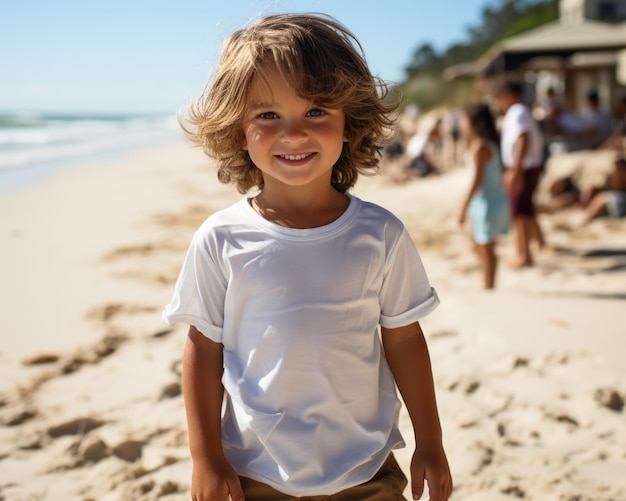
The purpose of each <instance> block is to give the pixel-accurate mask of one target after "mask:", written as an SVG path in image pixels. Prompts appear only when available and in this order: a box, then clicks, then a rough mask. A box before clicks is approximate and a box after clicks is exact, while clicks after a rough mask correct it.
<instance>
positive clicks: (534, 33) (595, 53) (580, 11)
mask: <svg viewBox="0 0 626 501" xmlns="http://www.w3.org/2000/svg"><path fill="white" fill-rule="evenodd" d="M559 9H560V11H559V19H558V20H557V21H554V22H551V23H547V24H544V25H543V26H540V27H538V28H536V29H533V30H530V31H527V32H525V33H523V34H521V35H519V36H515V37H511V38H508V39H506V40H503V41H501V42H499V43H497V44H496V45H494V46H493V47H491V49H490V50H488V51H487V53H486V54H484V55H483V56H482V57H481V58H480V59H479V60H478V61H475V62H473V63H470V64H463V65H456V66H454V67H451V68H448V69H447V70H446V72H445V74H444V75H445V77H446V78H447V79H448V80H456V79H462V78H468V77H470V78H476V77H482V78H487V79H490V78H492V77H494V76H497V75H501V74H503V73H517V74H520V75H524V76H525V77H526V79H527V80H529V81H532V82H534V83H535V85H534V91H535V93H536V95H537V96H541V95H544V94H545V92H546V90H547V89H548V87H552V88H555V89H556V90H557V91H558V92H560V93H561V94H562V95H563V96H564V98H565V100H566V103H567V105H568V107H569V108H570V109H571V110H575V111H582V110H583V109H584V107H585V101H586V96H587V94H588V93H589V92H590V91H596V92H597V93H598V95H599V97H600V106H601V109H603V110H604V111H605V112H610V111H611V110H612V109H614V108H615V106H616V104H617V103H618V102H619V101H620V100H621V99H623V98H624V97H625V96H626V0H560V5H559ZM534 97H536V96H532V95H531V96H529V98H530V99H533V98H534Z"/></svg>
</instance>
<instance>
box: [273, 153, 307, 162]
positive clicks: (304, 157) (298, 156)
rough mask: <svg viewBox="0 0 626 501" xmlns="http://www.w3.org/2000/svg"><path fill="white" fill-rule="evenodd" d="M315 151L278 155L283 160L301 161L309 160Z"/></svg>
mask: <svg viewBox="0 0 626 501" xmlns="http://www.w3.org/2000/svg"><path fill="white" fill-rule="evenodd" d="M313 155H315V153H297V154H295V155H276V156H277V157H278V158H280V159H281V160H287V161H289V162H299V161H301V160H307V159H309V158H311V157H312V156H313Z"/></svg>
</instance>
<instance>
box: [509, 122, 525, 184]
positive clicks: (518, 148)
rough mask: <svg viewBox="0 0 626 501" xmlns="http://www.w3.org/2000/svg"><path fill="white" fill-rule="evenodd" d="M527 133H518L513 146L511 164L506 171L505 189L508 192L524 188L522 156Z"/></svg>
mask: <svg viewBox="0 0 626 501" xmlns="http://www.w3.org/2000/svg"><path fill="white" fill-rule="evenodd" d="M529 137H530V135H529V133H528V132H524V133H523V134H520V135H519V137H518V138H517V141H515V145H514V146H513V165H511V169H509V171H508V172H507V176H506V178H507V183H506V184H507V189H508V191H509V192H510V193H519V192H520V191H522V190H523V189H524V174H523V173H524V156H525V155H526V151H527V150H528V144H529Z"/></svg>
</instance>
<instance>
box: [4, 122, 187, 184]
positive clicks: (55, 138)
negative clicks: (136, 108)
mask: <svg viewBox="0 0 626 501" xmlns="http://www.w3.org/2000/svg"><path fill="white" fill-rule="evenodd" d="M177 137H181V132H180V127H179V126H178V124H177V122H176V117H175V116H174V115H95V114H92V115H71V114H36V113H4V114H3V113H0V193H6V192H8V191H12V190H14V189H17V188H20V187H21V186H24V185H27V184H30V183H33V182H37V181H38V180H40V179H42V178H44V177H45V175H46V174H49V173H50V172H52V171H54V170H57V169H61V168H64V167H67V166H72V165H77V164H79V163H81V162H82V163H85V162H88V161H91V160H95V161H98V160H106V159H109V158H115V157H116V156H118V155H120V154H121V153H122V152H124V151H125V150H128V149H129V148H133V147H137V146H144V145H146V146H147V145H150V144H154V143H157V142H160V141H163V140H167V139H175V138H177Z"/></svg>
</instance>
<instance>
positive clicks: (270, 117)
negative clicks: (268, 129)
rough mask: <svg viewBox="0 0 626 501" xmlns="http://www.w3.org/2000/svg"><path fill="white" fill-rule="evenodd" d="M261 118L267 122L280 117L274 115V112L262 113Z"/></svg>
mask: <svg viewBox="0 0 626 501" xmlns="http://www.w3.org/2000/svg"><path fill="white" fill-rule="evenodd" d="M259 118H264V119H267V120H273V119H275V118H278V115H277V114H276V113H274V112H273V111H266V112H264V113H261V114H260V115H259Z"/></svg>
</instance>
